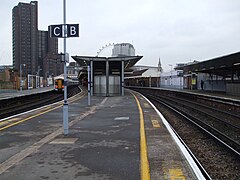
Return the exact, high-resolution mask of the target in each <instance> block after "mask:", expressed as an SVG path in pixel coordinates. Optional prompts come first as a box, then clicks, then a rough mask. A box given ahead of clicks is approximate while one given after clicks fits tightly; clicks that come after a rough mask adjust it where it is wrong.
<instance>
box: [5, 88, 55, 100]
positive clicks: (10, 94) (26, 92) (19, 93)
mask: <svg viewBox="0 0 240 180" xmlns="http://www.w3.org/2000/svg"><path fill="white" fill-rule="evenodd" d="M53 89H54V87H53V86H49V87H42V88H35V89H30V90H23V91H11V90H9V91H7V90H5V91H0V100H1V99H10V98H14V97H19V96H26V95H31V94H36V93H43V92H47V91H52V90H53Z"/></svg>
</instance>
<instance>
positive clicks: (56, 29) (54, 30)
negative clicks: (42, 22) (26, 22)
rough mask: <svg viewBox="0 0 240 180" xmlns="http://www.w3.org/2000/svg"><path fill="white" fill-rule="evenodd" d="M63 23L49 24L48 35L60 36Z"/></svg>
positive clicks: (61, 35)
mask: <svg viewBox="0 0 240 180" xmlns="http://www.w3.org/2000/svg"><path fill="white" fill-rule="evenodd" d="M62 27H63V25H62V24H59V25H51V26H49V32H50V37H55V38H61V37H63V28H62Z"/></svg>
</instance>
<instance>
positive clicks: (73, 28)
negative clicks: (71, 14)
mask: <svg viewBox="0 0 240 180" xmlns="http://www.w3.org/2000/svg"><path fill="white" fill-rule="evenodd" d="M67 37H79V24H67Z"/></svg>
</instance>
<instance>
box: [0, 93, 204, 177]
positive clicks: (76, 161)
mask: <svg viewBox="0 0 240 180" xmlns="http://www.w3.org/2000/svg"><path fill="white" fill-rule="evenodd" d="M50 107H51V106H50ZM50 107H45V108H44V109H42V110H39V109H38V111H37V112H35V113H37V114H28V115H27V114H25V115H22V116H21V117H14V118H15V119H14V120H13V119H12V120H11V119H9V121H17V120H16V119H18V120H19V121H21V122H19V123H15V124H14V125H12V126H11V125H8V126H2V127H0V144H1V148H0V154H1V157H0V179H3V180H10V179H24V180H26V179H69V180H70V179H124V180H125V179H131V180H133V179H144V180H145V179H181V180H183V179H191V180H193V179H202V175H201V173H200V171H199V169H198V168H197V167H196V165H195V163H194V162H193V161H192V160H191V158H190V157H189V154H188V153H187V152H186V150H185V149H184V148H183V146H182V145H181V143H180V142H179V141H178V140H177V139H176V137H175V136H174V135H173V132H172V131H171V128H170V127H169V126H168V124H167V122H166V120H165V119H164V117H163V116H161V114H160V113H159V112H157V111H156V109H154V107H152V106H151V104H150V103H149V102H148V101H147V100H146V99H145V98H143V97H142V96H140V95H139V94H137V93H133V92H132V91H126V93H125V96H117V97H92V99H91V106H88V105H87V96H86V95H83V94H81V95H77V96H75V97H73V98H70V99H69V134H68V135H63V130H62V105H61V104H60V105H59V104H55V105H53V106H52V107H51V108H50ZM31 113H34V112H31ZM0 125H1V124H0ZM4 127H5V128H4Z"/></svg>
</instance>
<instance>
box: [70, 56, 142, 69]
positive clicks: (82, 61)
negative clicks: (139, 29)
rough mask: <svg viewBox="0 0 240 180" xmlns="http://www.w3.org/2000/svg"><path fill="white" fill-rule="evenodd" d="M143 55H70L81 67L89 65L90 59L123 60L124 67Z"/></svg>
mask: <svg viewBox="0 0 240 180" xmlns="http://www.w3.org/2000/svg"><path fill="white" fill-rule="evenodd" d="M142 57H143V56H121V57H94V56H72V58H73V59H74V60H75V61H76V62H77V63H78V64H79V65H80V66H82V67H84V66H88V65H90V62H91V61H124V68H125V69H129V68H130V67H132V66H134V65H135V64H136V63H137V62H138V61H139V60H140V59H141V58H142Z"/></svg>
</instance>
